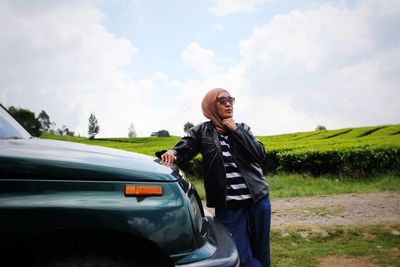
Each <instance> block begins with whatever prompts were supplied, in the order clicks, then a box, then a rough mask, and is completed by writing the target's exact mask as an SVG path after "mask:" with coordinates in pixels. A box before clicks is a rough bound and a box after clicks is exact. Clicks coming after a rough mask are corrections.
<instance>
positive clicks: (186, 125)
mask: <svg viewBox="0 0 400 267" xmlns="http://www.w3.org/2000/svg"><path fill="white" fill-rule="evenodd" d="M192 127H194V125H193V123H191V122H190V121H188V122H186V123H185V125H183V130H184V131H185V133H186V132H187V131H188V130H189V129H190V128H192Z"/></svg>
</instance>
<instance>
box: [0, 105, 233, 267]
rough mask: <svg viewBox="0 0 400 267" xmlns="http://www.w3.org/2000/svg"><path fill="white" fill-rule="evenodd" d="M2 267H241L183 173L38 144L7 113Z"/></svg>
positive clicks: (0, 181)
mask: <svg viewBox="0 0 400 267" xmlns="http://www.w3.org/2000/svg"><path fill="white" fill-rule="evenodd" d="M0 226H1V228H0V240H1V241H0V254H1V255H0V259H1V264H0V265H1V266H103V267H105V266H135V267H138V266H151V267H153V266H191V267H200V266H207V267H212V266H239V257H238V253H237V250H236V247H235V244H234V241H233V239H232V237H231V235H230V234H229V233H228V232H227V230H226V229H225V228H224V227H223V226H222V225H221V224H220V223H218V222H217V221H215V219H214V217H213V216H212V215H211V214H210V213H209V212H207V211H205V210H204V209H203V206H202V203H201V201H200V198H199V196H198V194H197V192H196V189H195V188H194V187H193V185H191V183H190V182H189V181H188V180H187V179H186V178H185V175H184V173H183V172H182V171H181V170H180V169H179V168H178V167H177V166H172V167H169V166H165V165H163V164H162V163H161V162H160V161H159V160H158V159H157V158H155V157H150V156H145V155H141V154H137V153H131V152H126V151H122V150H117V149H111V148H105V147H99V146H91V145H84V144H78V143H72V142H64V141H55V140H43V139H40V138H34V137H32V136H31V135H30V134H29V133H28V132H27V131H26V130H25V129H24V128H23V127H22V126H21V125H20V124H19V123H18V122H17V121H16V120H15V119H14V118H13V117H12V116H11V115H10V114H9V113H8V112H7V110H6V109H5V108H4V107H3V106H1V107H0Z"/></svg>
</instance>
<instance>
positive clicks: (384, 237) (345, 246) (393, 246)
mask: <svg viewBox="0 0 400 267" xmlns="http://www.w3.org/2000/svg"><path fill="white" fill-rule="evenodd" d="M306 231H307V232H308V233H311V234H310V235H309V236H307V237H306V238H304V237H302V236H301V233H302V232H306ZM399 233H400V225H390V226H389V225H387V226H384V227H382V226H381V225H371V226H362V227H346V228H342V227H330V228H324V229H321V230H320V231H310V229H307V228H305V229H291V230H285V231H272V233H271V263H272V266H276V267H287V266H293V267H314V266H318V262H319V260H320V259H322V258H324V257H327V256H335V257H338V256H344V257H353V258H358V259H366V261H367V262H366V263H365V265H364V264H363V265H360V264H359V265H346V266H354V267H362V266H370V265H367V264H368V263H369V262H371V263H374V264H378V265H379V266H400V238H399ZM330 266H333V265H330Z"/></svg>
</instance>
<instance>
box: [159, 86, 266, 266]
mask: <svg viewBox="0 0 400 267" xmlns="http://www.w3.org/2000/svg"><path fill="white" fill-rule="evenodd" d="M234 102H235V98H234V97H232V96H231V95H230V94H229V92H228V91H226V90H225V89H222V88H215V89H212V90H210V91H209V92H208V93H207V94H206V95H205V97H204V99H203V101H202V110H203V114H204V116H205V117H206V118H208V119H210V121H208V122H204V123H200V124H199V125H197V126H195V127H193V128H191V129H190V130H189V131H188V132H187V136H185V137H183V138H182V139H181V140H180V141H179V142H178V144H176V146H175V147H174V148H172V149H171V150H168V151H166V152H165V151H162V153H160V154H161V160H162V161H164V162H166V163H167V164H171V163H173V162H175V161H176V162H178V163H179V161H188V160H190V159H192V158H193V157H194V156H196V155H197V154H198V153H201V154H202V157H203V175H204V176H203V179H204V187H205V192H206V201H207V206H208V207H211V208H215V216H216V218H217V219H218V220H219V221H220V222H222V224H224V225H225V227H227V228H228V230H229V231H230V232H231V233H232V236H233V239H234V240H235V243H236V246H237V248H238V251H239V256H240V263H241V266H254V267H255V266H257V267H258V266H270V245H269V243H270V242H269V233H270V223H271V204H270V200H269V187H268V184H267V182H266V181H265V177H264V175H263V173H262V169H261V167H260V164H261V162H262V161H263V160H265V158H266V153H265V148H264V145H263V144H262V143H261V142H260V141H259V140H257V139H256V138H255V137H254V136H253V135H252V133H251V132H250V127H249V126H247V125H246V124H244V123H235V121H234V119H233V104H234Z"/></svg>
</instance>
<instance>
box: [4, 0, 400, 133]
mask: <svg viewBox="0 0 400 267" xmlns="http://www.w3.org/2000/svg"><path fill="white" fill-rule="evenodd" d="M25 2H26V1H21V2H19V1H8V2H7V1H1V2H0V27H1V28H2V34H1V35H0V73H1V75H0V102H1V103H2V104H4V105H6V106H9V105H16V106H20V107H23V108H29V109H31V110H33V111H35V112H36V113H37V114H38V113H39V112H40V111H41V110H42V109H44V110H45V111H46V112H47V113H48V114H49V115H50V117H51V119H52V120H54V121H56V122H57V124H58V125H57V126H58V127H61V126H62V125H63V124H65V125H67V127H69V129H70V130H72V131H75V132H78V133H80V134H81V135H86V134H87V124H88V117H89V114H90V113H91V112H94V113H95V114H96V116H97V118H98V120H99V123H100V127H101V129H100V136H127V134H128V128H129V125H130V123H133V125H134V126H135V128H136V130H137V133H138V135H139V136H148V135H149V134H150V133H151V132H153V131H157V130H161V129H166V130H169V131H170V133H171V134H175V135H182V134H183V125H184V123H185V122H186V121H191V122H193V123H199V122H201V121H204V120H205V118H204V117H203V115H202V113H201V108H200V103H201V100H202V98H203V96H204V94H205V93H206V92H207V91H208V90H209V89H212V88H215V87H223V88H227V89H228V90H229V91H230V92H231V93H232V95H234V96H236V97H237V102H236V105H235V119H236V120H237V121H244V122H247V123H248V124H249V125H250V126H251V127H252V129H253V132H254V133H255V134H258V135H266V134H274V133H283V132H294V131H305V130H313V129H314V128H315V127H316V126H317V124H322V125H325V126H326V127H327V128H328V129H334V128H341V127H352V126H358V125H360V126H362V125H378V124H387V123H399V121H398V120H399V119H398V118H400V110H399V105H398V104H397V102H396V100H398V99H400V90H399V89H398V85H399V84H400V78H399V75H398V73H400V63H399V62H400V45H399V44H400V36H399V34H398V33H397V32H398V31H396V30H395V29H397V26H398V25H400V5H399V4H398V1H394V2H390V1H372V0H371V1H360V2H357V4H356V5H355V6H352V7H348V6H346V5H345V4H343V3H341V4H339V5H334V4H323V5H319V6H317V5H314V6H312V8H309V9H307V10H304V11H298V10H293V11H292V12H290V13H287V14H281V15H277V16H275V17H273V19H272V20H271V21H269V22H268V23H266V24H265V25H261V26H259V27H257V28H255V29H254V31H253V33H252V35H251V36H248V37H247V38H246V39H244V40H243V41H242V42H241V43H240V53H241V56H242V59H241V60H240V61H239V62H237V61H236V62H235V61H233V60H231V59H230V57H229V56H230V55H229V54H227V55H221V54H217V53H216V52H215V51H218V50H217V49H215V50H214V48H212V47H207V48H205V47H202V46H201V45H200V42H201V40H200V41H196V42H192V43H190V44H189V45H188V46H187V47H186V48H185V49H184V50H183V52H182V53H181V60H182V61H183V62H184V63H185V64H186V65H187V66H189V67H191V68H193V69H194V70H195V71H197V72H198V73H200V74H202V75H203V76H202V77H201V78H198V79H187V78H179V77H178V78H175V80H173V79H172V78H170V77H169V76H168V75H167V74H168V73H169V72H168V70H165V69H157V70H154V71H153V74H151V75H150V77H140V78H137V74H135V73H133V72H132V69H131V68H130V66H131V65H134V64H131V63H132V61H134V60H135V55H136V54H138V53H140V50H139V49H138V48H137V47H135V46H134V45H133V44H132V43H131V42H130V41H129V40H128V39H125V38H120V37H117V36H115V35H113V34H112V33H110V32H109V30H107V29H106V28H105V27H104V26H103V24H102V18H103V17H104V14H103V13H102V12H101V11H100V10H99V9H97V8H96V7H95V6H93V5H92V4H90V2H81V1H73V2H71V1H57V2H54V1H35V3H34V4H33V3H32V4H29V3H30V2H26V3H25ZM55 3H56V4H55ZM71 3H73V4H71ZM232 3H235V4H232ZM246 3H247V8H248V7H249V6H250V7H253V8H255V7H258V6H260V5H261V4H263V3H264V1H263V2H261V1H260V2H257V1H246ZM223 5H225V7H226V8H227V9H226V10H236V11H237V10H241V11H240V12H242V11H245V10H246V8H244V7H243V6H244V2H230V1H226V2H223V1H221V2H216V6H215V12H217V11H216V10H217V7H222V6H223ZM229 5H231V7H229ZM240 6H242V7H243V8H239V7H240ZM234 7H235V8H234ZM236 11H235V12H236ZM221 12H222V11H221ZM229 12H231V13H230V14H232V12H233V11H229ZM237 12H239V11H237ZM218 14H222V13H218ZM227 14H228V13H227ZM214 33H215V32H214ZM224 34H226V32H224ZM225 57H226V58H225ZM232 58H233V57H232ZM177 60H179V59H177ZM221 66H223V68H222V67H221ZM177 72H178V73H179V71H177ZM171 77H172V76H171Z"/></svg>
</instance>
